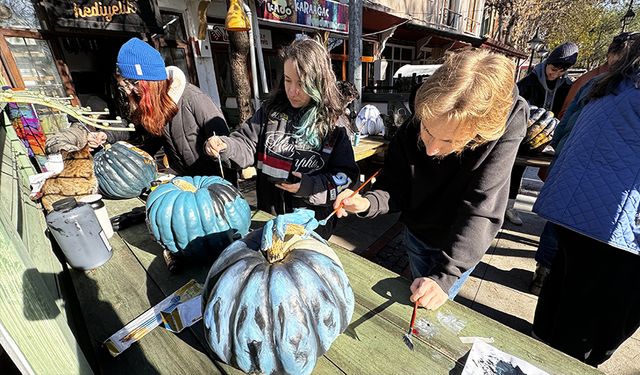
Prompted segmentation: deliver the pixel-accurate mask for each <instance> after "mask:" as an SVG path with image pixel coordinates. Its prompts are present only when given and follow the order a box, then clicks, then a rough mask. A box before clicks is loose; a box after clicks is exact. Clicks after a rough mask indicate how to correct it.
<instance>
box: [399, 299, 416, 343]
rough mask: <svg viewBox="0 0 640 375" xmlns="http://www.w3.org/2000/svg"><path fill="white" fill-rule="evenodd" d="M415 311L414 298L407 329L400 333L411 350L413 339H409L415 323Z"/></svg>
mask: <svg viewBox="0 0 640 375" xmlns="http://www.w3.org/2000/svg"><path fill="white" fill-rule="evenodd" d="M417 312H418V301H417V300H416V302H414V304H413V313H412V314H411V323H409V330H408V331H407V333H405V334H404V335H402V340H403V341H404V343H405V345H407V347H408V348H409V349H410V350H413V341H411V336H413V333H414V329H413V326H414V325H415V323H416V313H417Z"/></svg>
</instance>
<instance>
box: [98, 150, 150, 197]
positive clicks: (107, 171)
mask: <svg viewBox="0 0 640 375" xmlns="http://www.w3.org/2000/svg"><path fill="white" fill-rule="evenodd" d="M93 169H94V171H95V173H96V178H97V180H98V188H99V189H100V192H101V193H102V195H104V196H106V197H109V198H120V199H125V198H135V197H137V196H139V195H140V194H141V193H142V192H143V191H144V190H145V189H146V188H148V187H150V186H151V181H153V180H155V179H157V178H158V168H157V167H156V162H155V160H153V158H152V157H151V155H149V154H148V153H146V152H144V151H142V150H141V149H139V148H137V147H135V146H132V145H130V144H129V143H127V142H116V143H114V144H113V145H105V146H104V148H103V149H102V150H100V151H99V152H97V153H96V154H95V155H94V157H93Z"/></svg>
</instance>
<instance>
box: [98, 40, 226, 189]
mask: <svg viewBox="0 0 640 375" xmlns="http://www.w3.org/2000/svg"><path fill="white" fill-rule="evenodd" d="M117 68H118V73H117V80H118V86H119V88H120V90H122V91H123V92H124V94H125V95H126V97H127V99H128V105H129V113H130V120H131V121H133V122H134V123H135V124H137V125H140V126H141V127H142V128H143V129H144V131H145V132H146V133H148V134H145V137H144V145H143V146H142V148H143V149H144V150H145V151H147V152H149V153H150V154H152V155H153V154H155V152H156V151H158V149H159V148H160V147H164V152H165V154H166V155H167V158H168V160H169V166H170V167H171V169H172V170H173V171H174V172H175V173H176V174H177V175H181V176H208V175H218V176H219V175H221V173H220V169H219V167H218V164H217V163H213V162H212V161H211V159H210V158H209V157H208V156H207V155H206V154H205V153H204V143H205V141H206V140H207V139H208V138H209V137H211V136H212V135H213V134H214V133H215V134H216V135H227V134H229V128H228V126H227V123H226V121H225V119H224V116H223V115H222V112H221V111H220V109H218V107H217V106H216V105H215V104H214V103H213V101H212V100H211V98H209V96H207V95H206V94H205V93H203V92H202V91H200V89H198V88H197V87H196V86H194V85H192V84H190V83H188V82H187V80H186V77H185V75H184V73H183V72H182V71H181V70H180V69H178V68H177V67H174V66H169V67H165V65H164V61H163V59H162V56H161V55H160V53H159V52H158V51H157V50H155V49H154V48H153V47H151V46H150V45H149V44H147V43H145V42H143V41H142V40H140V39H138V38H132V39H130V40H129V41H128V42H126V43H125V44H123V45H122V47H120V51H119V52H118V60H117ZM123 136H124V137H128V136H129V134H125V133H124V132H112V133H109V132H107V133H105V132H95V133H91V135H90V136H89V146H90V147H93V148H95V147H97V146H98V145H101V144H102V143H104V142H107V141H108V142H110V143H113V142H115V141H117V140H122V137H123ZM224 175H225V176H226V177H227V179H229V176H235V173H233V172H231V171H229V173H225V174H224ZM231 182H233V183H235V178H232V181H231Z"/></svg>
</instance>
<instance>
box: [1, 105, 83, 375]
mask: <svg viewBox="0 0 640 375" xmlns="http://www.w3.org/2000/svg"><path fill="white" fill-rule="evenodd" d="M0 120H2V121H0V122H3V124H2V125H3V126H0V147H1V148H2V150H1V152H0V158H1V159H2V166H1V172H2V173H1V175H0V301H2V302H0V345H1V346H2V349H3V350H4V351H5V352H6V353H8V355H9V357H10V358H11V360H12V362H13V363H14V364H15V366H16V367H17V368H18V370H19V371H20V372H22V373H24V374H34V373H35V374H79V373H82V374H91V373H92V369H91V367H90V366H89V363H88V361H87V359H86V358H85V355H84V352H83V350H82V349H81V347H80V344H79V343H78V340H77V339H76V336H74V331H76V335H77V336H81V335H79V334H77V328H78V327H76V326H74V323H75V322H78V319H76V318H77V316H75V315H74V314H73V312H72V309H71V308H70V307H69V302H70V301H71V300H72V299H73V298H72V297H71V296H70V295H69V285H68V284H69V283H68V280H67V279H68V274H65V266H64V265H63V264H62V263H61V262H60V261H59V260H58V258H57V257H56V255H55V254H54V252H53V249H52V246H51V243H50V242H49V240H48V238H47V237H46V235H45V229H46V223H45V221H44V215H43V213H42V211H41V209H40V207H39V205H37V204H35V203H34V202H32V201H31V200H30V199H29V193H30V188H29V180H28V176H29V175H33V174H35V173H36V171H35V169H34V168H33V166H32V165H31V162H30V160H29V158H28V156H27V151H26V149H25V148H24V146H23V145H22V143H21V141H20V140H19V139H18V137H17V136H16V133H15V131H14V130H13V128H12V127H11V126H10V125H8V126H4V124H9V122H8V120H6V118H3V119H0ZM66 281H67V282H66ZM3 372H4V371H3Z"/></svg>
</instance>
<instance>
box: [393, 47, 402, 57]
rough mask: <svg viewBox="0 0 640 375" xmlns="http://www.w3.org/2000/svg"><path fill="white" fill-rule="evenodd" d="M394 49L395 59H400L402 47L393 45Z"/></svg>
mask: <svg viewBox="0 0 640 375" xmlns="http://www.w3.org/2000/svg"><path fill="white" fill-rule="evenodd" d="M391 48H392V49H393V59H394V60H400V53H401V50H400V47H391Z"/></svg>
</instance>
